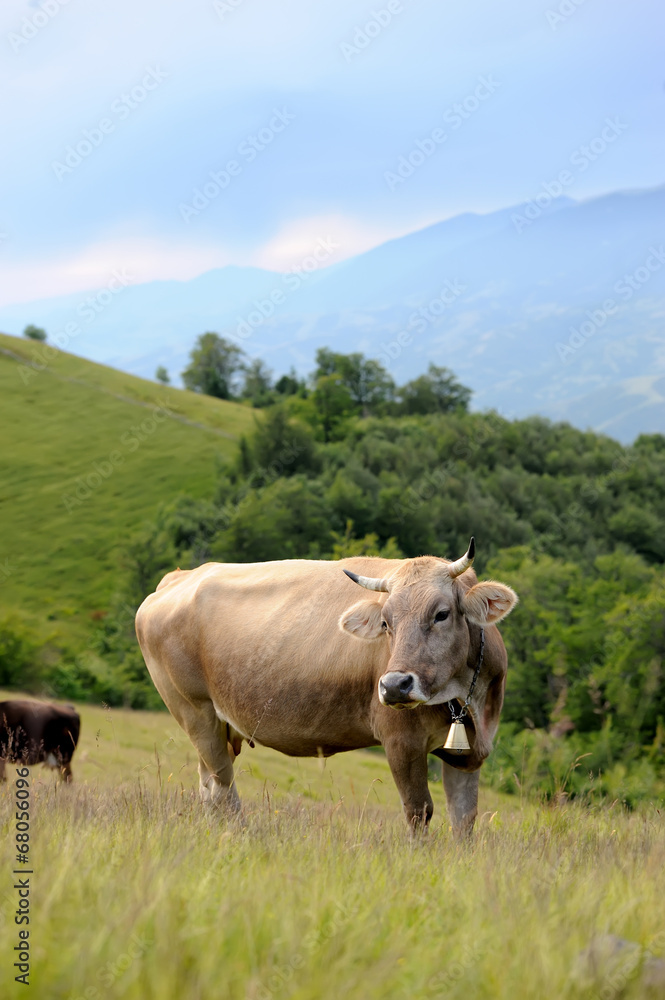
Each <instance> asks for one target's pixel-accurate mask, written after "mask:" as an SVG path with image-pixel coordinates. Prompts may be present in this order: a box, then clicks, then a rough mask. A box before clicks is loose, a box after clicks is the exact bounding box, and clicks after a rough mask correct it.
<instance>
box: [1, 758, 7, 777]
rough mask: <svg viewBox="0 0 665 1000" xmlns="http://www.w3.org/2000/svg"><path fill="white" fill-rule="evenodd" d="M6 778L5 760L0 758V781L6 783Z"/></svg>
mask: <svg viewBox="0 0 665 1000" xmlns="http://www.w3.org/2000/svg"><path fill="white" fill-rule="evenodd" d="M6 780H7V777H6V775H5V758H4V757H0V781H6Z"/></svg>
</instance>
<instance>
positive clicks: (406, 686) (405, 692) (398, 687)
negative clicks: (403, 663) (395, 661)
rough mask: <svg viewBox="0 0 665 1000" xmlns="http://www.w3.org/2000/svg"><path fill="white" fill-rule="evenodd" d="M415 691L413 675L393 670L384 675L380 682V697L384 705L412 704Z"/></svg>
mask: <svg viewBox="0 0 665 1000" xmlns="http://www.w3.org/2000/svg"><path fill="white" fill-rule="evenodd" d="M412 690H413V674H405V673H402V671H397V670H393V671H391V672H390V673H388V674H384V675H383V677H382V678H381V680H380V681H379V697H380V699H381V701H382V702H383V704H384V705H400V704H404V703H405V702H410V700H411V699H410V698H409V694H410V693H411V691H412Z"/></svg>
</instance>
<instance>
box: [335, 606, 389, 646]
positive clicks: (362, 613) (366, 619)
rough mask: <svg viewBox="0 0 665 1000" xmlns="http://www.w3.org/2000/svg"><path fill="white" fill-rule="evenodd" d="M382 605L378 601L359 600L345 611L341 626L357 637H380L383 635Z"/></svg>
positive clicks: (344, 630) (340, 621)
mask: <svg viewBox="0 0 665 1000" xmlns="http://www.w3.org/2000/svg"><path fill="white" fill-rule="evenodd" d="M381 607H382V605H381V604H379V602H378V601H358V603H357V604H352V605H351V607H350V608H347V610H346V611H345V612H344V614H343V615H342V617H341V618H340V620H339V627H340V628H341V630H342V632H348V633H349V634H350V635H354V636H355V637H356V639H378V637H379V636H380V635H383V629H382V628H381Z"/></svg>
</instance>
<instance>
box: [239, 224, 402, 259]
mask: <svg viewBox="0 0 665 1000" xmlns="http://www.w3.org/2000/svg"><path fill="white" fill-rule="evenodd" d="M412 229H413V227H412V226H409V227H408V228H405V229H403V230H400V231H399V232H397V231H396V230H395V227H392V228H388V227H387V226H384V225H376V224H374V223H365V222H360V221H359V220H358V219H353V218H351V217H350V216H346V215H339V214H329V215H316V216H311V217H309V218H304V219H295V220H294V221H293V222H288V223H287V224H286V225H285V226H283V227H282V228H281V229H280V230H279V231H278V232H277V233H276V234H275V235H274V236H272V237H271V238H270V239H269V240H268V241H267V242H266V243H264V244H263V246H261V247H259V249H258V250H257V251H256V252H255V253H254V254H253V255H252V263H253V264H255V265H256V266H257V267H265V268H267V269H268V270H272V271H288V270H289V268H291V267H292V266H293V265H297V264H298V263H299V262H300V261H301V260H302V259H303V257H306V256H307V255H308V254H311V253H312V251H313V249H314V248H315V247H316V245H317V243H318V241H319V240H321V239H324V240H325V239H330V240H332V241H334V242H335V243H337V244H339V246H338V247H337V249H335V251H334V253H333V254H331V256H330V259H329V260H327V261H326V266H327V265H328V264H338V263H339V262H340V261H341V260H346V259H347V258H348V257H355V256H356V255H357V254H359V253H364V252H365V251H366V250H371V249H372V247H376V246H378V245H379V244H380V243H385V241H386V240H390V239H394V238H395V237H397V236H403V235H404V234H405V233H406V232H411V231H412Z"/></svg>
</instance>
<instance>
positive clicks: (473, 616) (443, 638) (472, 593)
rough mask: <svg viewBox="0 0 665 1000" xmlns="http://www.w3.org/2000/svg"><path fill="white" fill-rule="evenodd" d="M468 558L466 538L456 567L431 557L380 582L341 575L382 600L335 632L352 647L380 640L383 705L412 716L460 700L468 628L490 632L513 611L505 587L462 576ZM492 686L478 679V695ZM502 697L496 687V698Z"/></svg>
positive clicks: (345, 619) (365, 604) (352, 611)
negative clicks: (385, 653) (385, 652)
mask: <svg viewBox="0 0 665 1000" xmlns="http://www.w3.org/2000/svg"><path fill="white" fill-rule="evenodd" d="M474 554H475V543H474V540H473V538H472V539H471V542H470V543H469V548H468V551H467V552H466V553H465V555H463V556H462V558H461V559H458V560H456V561H455V562H447V561H446V560H444V559H437V558H435V557H433V556H422V557H419V558H417V559H406V560H405V561H404V562H403V563H402V565H401V566H400V567H399V568H398V569H397V570H396V572H395V573H393V574H392V575H391V576H389V577H386V578H384V579H374V578H371V577H364V576H358V575H357V574H355V573H351V572H350V571H349V570H346V569H345V570H344V572H345V573H346V575H347V576H349V577H350V578H351V579H352V580H353V581H354V583H357V584H359V585H360V586H361V587H365V588H367V589H368V590H375V591H379V592H381V593H383V594H387V595H388V596H387V597H382V598H378V599H375V600H364V601H358V603H357V604H354V605H353V606H352V607H350V608H348V610H347V611H345V612H344V614H343V615H342V617H341V618H340V622H339V624H340V628H342V629H343V630H344V631H345V632H349V633H350V634H351V635H353V636H355V637H356V638H358V639H366V640H368V639H379V638H381V637H382V636H383V637H385V641H387V642H388V643H389V648H390V659H389V661H388V664H387V667H386V670H385V671H384V673H383V674H382V676H381V677H380V679H379V699H380V701H381V703H382V704H383V705H388V706H390V707H392V708H417V707H418V706H419V705H438V704H441V703H442V702H446V701H448V700H451V699H453V698H459V699H460V700H462V701H463V700H464V697H465V696H466V690H465V685H466V689H467V690H468V683H469V678H468V677H467V673H468V667H469V664H468V659H469V644H470V634H469V623H472V624H474V625H480V626H487V625H495V624H496V623H497V622H499V621H501V619H502V618H505V616H506V615H507V614H508V613H509V611H511V610H512V609H513V607H514V606H515V604H516V603H517V595H516V594H515V592H514V591H513V590H511V589H510V587H507V586H506V585H505V584H503V583H496V582H495V581H493V580H486V581H483V582H482V583H478V582H476V577H475V574H474V573H473V572H472V571H471V572H469V573H467V572H466V571H467V570H470V568H471V564H472V563H473V557H474ZM476 631H477V630H476ZM504 673H505V669H504ZM490 681H491V678H489V677H486V678H484V683H481V682H479V687H480V688H485V690H487V685H488V684H489V682H490ZM501 681H503V678H501ZM502 692H503V686H502V685H501V696H502ZM479 693H480V691H479Z"/></svg>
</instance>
